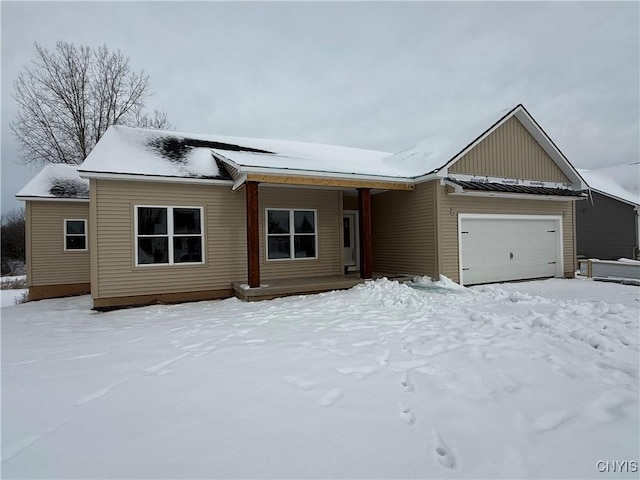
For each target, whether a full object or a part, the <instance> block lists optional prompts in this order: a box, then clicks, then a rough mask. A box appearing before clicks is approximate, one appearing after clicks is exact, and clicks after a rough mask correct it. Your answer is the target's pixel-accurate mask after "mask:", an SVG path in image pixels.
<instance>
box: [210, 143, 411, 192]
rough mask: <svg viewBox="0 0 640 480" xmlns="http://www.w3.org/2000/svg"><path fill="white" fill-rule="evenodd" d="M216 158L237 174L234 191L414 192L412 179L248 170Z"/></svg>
mask: <svg viewBox="0 0 640 480" xmlns="http://www.w3.org/2000/svg"><path fill="white" fill-rule="evenodd" d="M215 156H216V157H217V158H218V159H219V160H220V161H221V162H223V163H225V164H226V165H227V166H229V167H231V168H232V169H234V170H235V171H236V172H237V178H236V180H235V182H234V184H233V189H234V190H236V189H238V188H240V187H241V186H242V185H243V184H244V183H245V182H259V183H269V184H278V185H291V186H293V185H298V186H314V187H327V188H330V187H336V188H371V189H379V190H413V189H414V188H415V182H414V181H413V179H411V178H404V177H386V176H380V175H362V174H357V173H340V172H324V171H312V170H294V169H289V168H267V167H247V166H245V165H240V164H238V163H236V162H234V161H233V160H230V159H229V158H227V157H225V156H223V155H221V154H220V153H219V152H216V154H215Z"/></svg>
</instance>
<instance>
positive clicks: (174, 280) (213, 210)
mask: <svg viewBox="0 0 640 480" xmlns="http://www.w3.org/2000/svg"><path fill="white" fill-rule="evenodd" d="M92 188H93V190H94V192H93V193H94V194H95V201H96V204H97V209H96V210H97V212H96V216H97V220H96V236H97V255H96V257H97V258H96V265H97V271H98V272H99V273H98V279H97V282H98V285H97V286H96V287H95V288H94V290H93V292H92V295H93V297H94V298H110V297H124V296H136V295H152V294H162V293H180V292H196V291H205V290H216V289H229V288H230V284H231V282H234V281H245V280H246V267H247V261H246V247H245V245H246V215H245V207H244V202H245V199H244V191H241V192H232V191H231V188H230V186H226V185H221V186H218V185H194V184H186V183H159V182H146V183H143V182H133V181H115V180H97V181H96V182H95V188H94V184H92ZM135 205H161V206H199V207H203V208H204V212H203V214H204V228H205V230H204V232H203V233H204V244H205V245H204V254H205V264H204V265H188V264H184V265H166V266H165V265H152V266H140V267H137V266H135V265H134V262H135V257H134V248H135V238H134V225H133V222H134V220H133V219H134V217H133V215H134V213H133V212H134V206H135Z"/></svg>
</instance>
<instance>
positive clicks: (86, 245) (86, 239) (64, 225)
mask: <svg viewBox="0 0 640 480" xmlns="http://www.w3.org/2000/svg"><path fill="white" fill-rule="evenodd" d="M67 222H82V223H84V233H83V234H80V233H67ZM67 237H84V248H67ZM62 248H63V250H64V251H65V252H71V253H74V252H87V251H88V250H89V230H88V222H87V219H86V218H65V219H63V221H62Z"/></svg>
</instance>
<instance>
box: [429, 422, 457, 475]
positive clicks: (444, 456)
mask: <svg viewBox="0 0 640 480" xmlns="http://www.w3.org/2000/svg"><path fill="white" fill-rule="evenodd" d="M431 434H432V436H433V443H434V452H435V457H436V460H438V463H440V465H442V466H443V467H445V468H450V469H452V470H455V468H456V457H455V455H454V454H453V452H452V451H451V450H450V449H449V447H448V446H447V444H446V443H444V440H442V437H441V436H440V434H439V433H438V432H437V431H436V430H432V431H431Z"/></svg>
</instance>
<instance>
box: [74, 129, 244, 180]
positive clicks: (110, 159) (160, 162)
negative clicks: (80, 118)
mask: <svg viewBox="0 0 640 480" xmlns="http://www.w3.org/2000/svg"><path fill="white" fill-rule="evenodd" d="M80 172H82V173H84V172H97V173H120V174H133V175H150V176H161V177H187V178H206V179H216V180H230V179H231V177H230V176H229V174H228V173H227V171H226V170H225V169H224V166H223V165H221V164H220V162H218V161H216V159H215V158H214V157H213V155H212V154H211V149H210V145H209V144H208V142H207V141H206V139H204V138H201V137H194V136H190V135H186V134H181V133H176V132H165V131H161V130H147V129H143V128H131V127H125V126H122V125H113V126H111V127H109V129H108V130H107V131H106V132H105V134H104V135H103V136H102V138H101V139H100V141H99V142H98V144H97V145H96V146H95V147H94V148H93V150H91V153H89V156H87V158H86V160H85V161H84V162H83V163H82V166H81V167H80Z"/></svg>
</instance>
